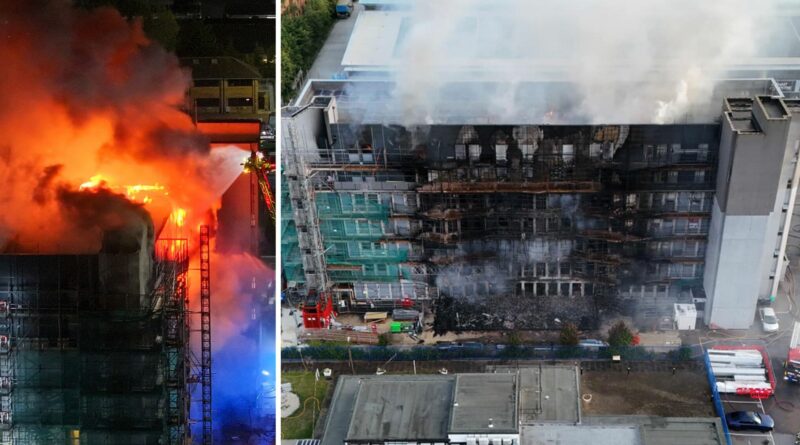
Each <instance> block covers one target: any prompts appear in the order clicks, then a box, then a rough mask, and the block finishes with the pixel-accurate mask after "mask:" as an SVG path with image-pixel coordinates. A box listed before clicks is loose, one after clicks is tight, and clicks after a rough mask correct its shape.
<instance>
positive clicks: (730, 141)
mask: <svg viewBox="0 0 800 445" xmlns="http://www.w3.org/2000/svg"><path fill="white" fill-rule="evenodd" d="M726 105H727V107H728V111H726V112H725V113H724V119H723V124H722V129H721V131H722V134H721V137H720V139H721V141H722V144H721V145H720V164H719V171H720V174H721V175H724V180H722V179H721V180H720V181H718V183H717V199H718V200H717V201H716V202H717V203H718V204H719V207H720V208H719V212H715V214H714V218H716V221H714V223H713V226H714V227H715V229H717V230H718V232H715V233H714V234H713V235H712V237H711V239H712V240H713V246H714V249H709V251H708V253H707V257H706V262H707V263H712V262H713V263H714V264H715V266H714V267H713V268H711V269H709V270H708V272H707V275H706V278H705V280H704V281H705V283H706V294H707V296H708V298H709V303H708V306H707V310H706V313H705V321H706V323H708V324H709V325H711V326H716V327H720V328H725V329H747V328H749V327H750V325H751V324H752V323H753V320H754V316H755V309H756V305H757V303H758V301H759V299H761V300H767V299H769V298H770V293H771V285H772V279H773V276H774V270H775V265H776V251H777V246H778V242H779V236H778V232H779V231H780V230H781V227H782V225H783V222H784V217H785V213H784V212H783V203H784V202H786V184H787V182H788V181H789V179H790V178H791V175H792V173H793V171H794V168H793V167H794V166H793V164H792V163H791V162H789V161H790V160H791V158H792V157H793V153H787V136H788V131H789V122H790V117H789V115H788V112H787V111H786V109H785V108H784V107H783V105H782V104H781V102H780V101H779V100H777V99H771V98H767V97H756V98H755V100H753V101H752V104H751V106H740V107H739V108H736V109H731V102H727V103H726ZM767 107H771V109H770V110H769V111H768V110H767ZM717 246H718V247H717Z"/></svg>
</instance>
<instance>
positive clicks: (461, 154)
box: [456, 144, 467, 159]
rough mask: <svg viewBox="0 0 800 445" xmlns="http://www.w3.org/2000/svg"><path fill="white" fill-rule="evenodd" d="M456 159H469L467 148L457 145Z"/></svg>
mask: <svg viewBox="0 0 800 445" xmlns="http://www.w3.org/2000/svg"><path fill="white" fill-rule="evenodd" d="M456 159H467V146H466V145H464V144H456Z"/></svg>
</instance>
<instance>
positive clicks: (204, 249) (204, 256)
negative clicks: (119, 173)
mask: <svg viewBox="0 0 800 445" xmlns="http://www.w3.org/2000/svg"><path fill="white" fill-rule="evenodd" d="M200 372H201V375H200V384H201V386H202V404H203V445H211V443H212V442H213V436H212V433H213V431H212V424H211V252H210V248H209V231H208V226H205V225H204V226H200Z"/></svg>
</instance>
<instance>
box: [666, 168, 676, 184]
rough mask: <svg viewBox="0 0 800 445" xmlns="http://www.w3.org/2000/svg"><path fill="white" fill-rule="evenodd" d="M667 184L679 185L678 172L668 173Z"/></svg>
mask: <svg viewBox="0 0 800 445" xmlns="http://www.w3.org/2000/svg"><path fill="white" fill-rule="evenodd" d="M667 182H668V183H669V184H677V183H678V172H677V171H674V170H673V171H669V172H667Z"/></svg>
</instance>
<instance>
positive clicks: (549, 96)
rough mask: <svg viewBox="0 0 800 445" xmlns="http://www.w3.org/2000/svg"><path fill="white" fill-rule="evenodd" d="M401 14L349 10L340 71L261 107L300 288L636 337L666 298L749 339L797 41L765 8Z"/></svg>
mask: <svg viewBox="0 0 800 445" xmlns="http://www.w3.org/2000/svg"><path fill="white" fill-rule="evenodd" d="M405 6H406V7H404V8H385V9H380V8H379V9H378V10H366V11H362V12H361V13H359V20H358V21H357V22H356V24H355V25H354V28H353V31H352V34H351V36H350V39H349V41H348V44H347V47H346V49H345V51H344V53H343V55H342V58H341V63H340V66H339V67H338V68H339V69H340V70H341V72H342V73H344V74H343V75H344V76H346V77H347V80H310V81H309V82H308V83H307V84H306V86H305V87H304V89H303V90H302V91H301V92H300V94H299V95H298V97H297V98H296V100H295V101H294V102H293V103H292V104H291V106H289V107H286V108H285V109H284V119H283V123H282V125H283V132H282V149H283V150H284V151H283V153H284V156H283V158H282V160H283V162H284V165H283V168H284V171H285V175H284V178H283V179H284V181H285V187H283V189H282V190H283V193H284V199H283V201H282V202H283V209H284V213H283V215H282V217H283V220H282V227H281V233H282V237H283V238H282V243H284V244H283V247H282V249H283V250H282V252H283V261H284V264H283V270H284V273H285V274H286V279H287V281H288V282H289V283H290V284H291V283H294V284H295V285H296V288H297V289H298V291H299V293H300V294H309V293H310V294H313V295H317V294H320V293H323V294H326V295H330V296H332V297H333V298H334V300H335V303H336V307H337V309H338V310H339V311H347V310H353V311H368V310H373V309H374V308H376V309H377V308H387V307H392V306H394V305H398V306H402V305H406V304H407V302H408V301H409V300H411V301H413V302H415V304H417V305H427V306H428V307H430V305H433V306H434V308H435V309H434V310H435V312H437V313H438V314H440V315H442V316H441V317H437V319H436V321H435V328H436V330H438V331H442V330H451V329H453V330H455V329H486V328H489V329H496V328H555V327H557V326H558V324H559V322H561V321H564V320H570V321H573V322H575V323H577V324H578V325H580V326H583V327H594V326H596V324H597V321H598V320H599V319H601V318H602V317H603V315H604V314H619V313H623V314H629V315H632V316H634V317H635V318H636V321H637V323H638V324H640V325H642V327H654V326H658V325H660V324H661V322H662V321H664V318H667V319H669V318H670V314H671V313H672V312H673V307H674V304H676V303H690V304H692V303H694V304H697V305H698V309H699V313H700V314H702V317H704V321H705V322H706V323H707V324H709V325H714V326H718V327H722V328H747V327H749V326H750V324H751V323H752V321H753V318H754V313H755V307H756V304H757V301H758V300H760V299H761V300H769V299H770V298H772V297H774V296H775V295H776V294H777V290H778V283H779V282H780V279H781V277H782V273H783V270H784V264H785V261H784V259H785V245H786V237H787V236H788V233H789V228H791V225H790V220H791V213H792V212H791V207H792V206H793V205H794V202H795V201H794V198H793V197H794V195H795V192H794V190H795V189H794V188H792V187H793V186H794V184H796V183H797V180H796V179H793V178H795V176H794V175H795V162H794V159H795V157H796V155H797V147H796V145H795V144H796V141H797V136H796V134H795V131H796V125H797V124H796V121H797V119H796V117H794V116H795V115H796V113H795V112H793V110H795V108H794V107H795V99H791V97H794V96H797V95H798V87H800V82H798V81H797V70H796V67H797V57H798V55H800V52H798V48H799V47H800V46H798V45H800V43H799V42H800V41H798V39H797V37H796V34H795V33H794V32H793V31H792V30H793V24H792V22H791V20H790V19H788V18H787V15H786V14H784V12H785V11H784V10H783V9H781V8H780V5H779V4H778V2H772V1H768V2H759V3H758V4H756V3H755V2H749V1H748V0H742V1H736V2H732V3H731V4H728V5H726V6H725V7H722V6H720V5H712V4H705V3H702V4H699V3H697V2H691V1H688V0H687V1H683V0H680V1H678V2H677V3H676V2H675V1H656V2H651V3H650V4H648V5H646V6H644V5H632V4H630V3H629V2H624V1H616V0H609V1H591V2H587V3H586V4H584V5H581V6H575V5H569V4H564V3H563V2H554V1H551V0H535V1H521V0H510V1H509V2H507V3H505V4H504V5H503V7H500V8H495V7H487V6H486V5H485V4H483V3H481V2H478V1H452V0H438V1H431V2H415V1H412V2H406V5H405ZM617 10H619V11H625V13H624V14H619V13H617ZM687 29H689V30H692V31H690V32H687ZM743 29H748V30H749V32H748V33H742V32H741V30H743ZM341 77H342V76H339V78H341ZM787 209H788V211H787ZM380 310H385V309H380Z"/></svg>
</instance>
